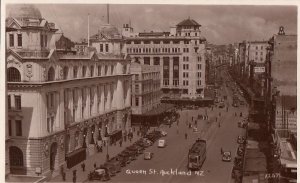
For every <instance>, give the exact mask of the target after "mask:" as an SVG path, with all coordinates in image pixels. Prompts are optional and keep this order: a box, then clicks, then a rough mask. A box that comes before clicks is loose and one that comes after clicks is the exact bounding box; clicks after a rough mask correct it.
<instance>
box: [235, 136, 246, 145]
mask: <svg viewBox="0 0 300 183" xmlns="http://www.w3.org/2000/svg"><path fill="white" fill-rule="evenodd" d="M245 141H246V139H245V137H243V136H240V135H239V136H238V138H237V143H239V144H244V143H245Z"/></svg>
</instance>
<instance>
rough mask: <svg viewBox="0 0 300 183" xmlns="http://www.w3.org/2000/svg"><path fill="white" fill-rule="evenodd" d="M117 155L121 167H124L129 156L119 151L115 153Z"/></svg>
mask: <svg viewBox="0 0 300 183" xmlns="http://www.w3.org/2000/svg"><path fill="white" fill-rule="evenodd" d="M117 157H118V160H119V161H120V163H121V167H124V166H126V164H129V163H130V161H131V160H130V159H129V156H128V155H127V154H125V153H120V154H118V155H117Z"/></svg>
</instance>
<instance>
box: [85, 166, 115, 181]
mask: <svg viewBox="0 0 300 183" xmlns="http://www.w3.org/2000/svg"><path fill="white" fill-rule="evenodd" d="M88 180H89V181H92V180H100V181H108V180H110V176H109V174H108V172H107V170H106V169H105V168H98V169H96V170H94V171H92V172H90V173H89V174H88Z"/></svg>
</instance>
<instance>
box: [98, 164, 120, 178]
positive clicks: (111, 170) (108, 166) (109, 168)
mask: <svg viewBox="0 0 300 183" xmlns="http://www.w3.org/2000/svg"><path fill="white" fill-rule="evenodd" d="M100 168H102V169H105V170H107V173H108V174H109V176H110V177H112V176H115V175H116V174H117V170H116V169H115V167H114V166H112V165H111V164H103V165H101V166H100Z"/></svg>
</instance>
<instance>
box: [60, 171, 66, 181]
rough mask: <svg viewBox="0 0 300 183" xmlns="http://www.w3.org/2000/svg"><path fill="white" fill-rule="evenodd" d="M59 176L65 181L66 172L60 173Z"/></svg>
mask: <svg viewBox="0 0 300 183" xmlns="http://www.w3.org/2000/svg"><path fill="white" fill-rule="evenodd" d="M61 176H62V180H63V181H66V172H62V174H61Z"/></svg>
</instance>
